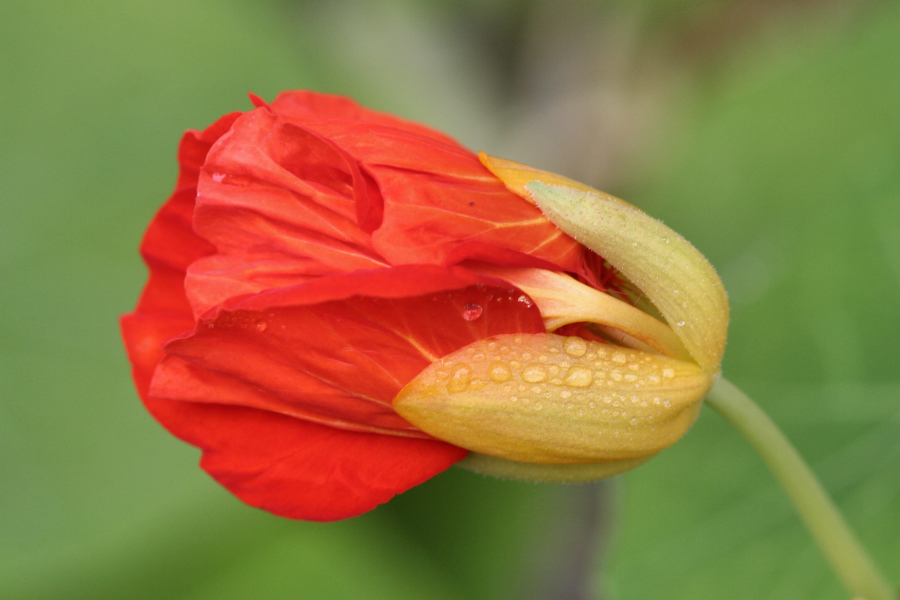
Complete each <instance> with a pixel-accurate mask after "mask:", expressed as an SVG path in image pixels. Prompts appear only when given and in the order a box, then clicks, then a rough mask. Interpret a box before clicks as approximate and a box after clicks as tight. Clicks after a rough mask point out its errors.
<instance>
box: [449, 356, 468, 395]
mask: <svg viewBox="0 0 900 600" xmlns="http://www.w3.org/2000/svg"><path fill="white" fill-rule="evenodd" d="M471 374H472V369H471V368H470V367H469V365H467V364H465V363H458V364H457V365H456V366H455V367H453V373H451V374H450V381H448V382H447V391H448V392H450V393H451V394H456V393H459V392H464V391H465V390H466V388H467V387H469V378H470V377H471Z"/></svg>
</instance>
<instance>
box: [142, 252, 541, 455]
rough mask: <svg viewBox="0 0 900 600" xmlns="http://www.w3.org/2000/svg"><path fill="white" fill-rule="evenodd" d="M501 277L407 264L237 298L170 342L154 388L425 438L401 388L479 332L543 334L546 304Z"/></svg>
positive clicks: (167, 394) (178, 396)
mask: <svg viewBox="0 0 900 600" xmlns="http://www.w3.org/2000/svg"><path fill="white" fill-rule="evenodd" d="M496 282H497V281H496V280H492V279H489V278H486V277H481V276H478V275H475V274H474V273H471V272H469V271H467V270H465V269H461V268H453V269H445V268H440V267H428V266H407V267H397V268H392V269H378V270H374V271H367V272H357V273H349V274H342V275H336V276H333V277H328V278H322V279H317V280H313V281H310V282H307V283H305V284H300V285H296V286H292V287H290V288H283V289H278V290H272V291H270V292H265V293H262V294H258V295H256V296H251V297H249V298H244V299H235V300H233V301H230V302H228V303H226V304H225V305H223V306H222V307H220V308H219V309H218V310H216V311H215V312H214V313H211V314H210V315H208V318H204V319H201V320H200V322H199V323H198V324H197V328H196V329H195V331H194V332H193V333H192V334H190V335H188V336H184V337H182V338H180V339H175V340H172V341H171V342H169V343H168V344H166V346H165V351H166V353H167V354H168V355H169V356H167V358H166V359H165V360H163V362H162V363H161V364H160V366H159V368H158V369H157V370H156V374H155V376H154V379H153V384H152V387H151V395H152V396H154V397H157V398H167V399H173V400H184V401H191V402H206V403H218V404H233V405H241V406H250V407H254V408H260V409H264V410H269V411H273V412H279V413H282V414H285V415H290V416H294V417H298V418H302V419H306V420H309V421H315V422H318V423H323V424H328V425H331V426H333V427H339V428H343V429H349V430H356V431H370V432H382V433H388V434H393V435H401V436H410V437H423V438H424V437H428V436H426V435H425V434H424V433H422V432H420V431H419V430H417V429H416V428H414V427H412V426H411V425H410V424H409V423H407V422H406V421H404V420H403V419H402V418H401V417H400V416H399V415H397V414H396V413H395V412H394V410H393V408H392V407H391V401H392V400H393V398H394V397H395V396H396V395H397V393H398V392H399V391H400V389H401V388H402V387H403V386H404V385H406V384H407V383H408V382H409V381H411V380H412V379H413V378H414V377H415V376H416V375H418V374H419V373H420V372H421V371H422V370H423V369H424V368H425V367H426V366H428V365H429V364H431V363H432V362H433V361H435V360H437V359H438V358H440V357H442V356H444V355H446V354H449V353H450V352H453V351H455V350H458V349H459V348H462V347H463V346H466V345H468V344H470V343H472V342H474V341H475V340H478V339H482V338H485V337H489V336H491V335H497V334H500V333H512V332H516V331H529V332H533V331H542V330H543V322H542V319H541V317H540V313H539V312H538V311H537V309H536V308H534V307H530V306H529V305H528V304H527V303H521V302H518V301H517V299H518V297H519V296H520V295H521V293H520V292H518V291H516V290H514V289H512V290H511V288H509V287H508V286H506V285H503V286H502V287H499V286H497V285H496ZM475 313H477V316H476V317H475V318H472V316H473V314H475ZM467 317H468V318H467Z"/></svg>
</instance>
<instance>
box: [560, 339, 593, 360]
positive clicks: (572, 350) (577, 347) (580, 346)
mask: <svg viewBox="0 0 900 600" xmlns="http://www.w3.org/2000/svg"><path fill="white" fill-rule="evenodd" d="M563 349H564V350H565V351H566V354H568V355H569V356H573V357H575V358H578V357H580V356H584V353H585V352H587V342H586V341H584V340H583V339H582V338H580V337H574V336H572V337H567V338H566V339H565V340H564V341H563Z"/></svg>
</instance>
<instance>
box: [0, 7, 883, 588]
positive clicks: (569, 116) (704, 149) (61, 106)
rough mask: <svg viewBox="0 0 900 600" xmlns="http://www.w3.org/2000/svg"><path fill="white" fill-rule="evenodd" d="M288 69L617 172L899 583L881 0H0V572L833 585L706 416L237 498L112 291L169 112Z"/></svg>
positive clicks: (67, 583)
mask: <svg viewBox="0 0 900 600" xmlns="http://www.w3.org/2000/svg"><path fill="white" fill-rule="evenodd" d="M291 88H311V89H315V90H320V91H328V92H336V93H342V94H347V95H351V96H353V97H355V98H356V99H358V100H359V101H360V102H362V103H364V104H367V105H369V106H371V107H373V108H377V109H381V110H386V111H391V112H395V113H398V114H400V115H403V116H405V117H408V118H411V119H417V120H421V121H424V122H426V123H428V124H430V125H432V126H434V127H438V128H440V129H443V130H445V131H447V132H448V133H450V134H451V135H454V136H455V137H457V138H458V139H459V140H460V141H462V142H463V143H465V144H466V145H468V146H469V147H471V148H473V149H483V150H486V151H489V152H490V153H491V154H494V155H499V156H504V157H507V158H511V159H515V160H519V161H522V162H526V163H530V164H534V165H536V166H540V167H542V168H546V169H549V170H555V171H559V172H562V173H564V174H566V175H568V176H570V177H573V178H575V179H580V180H584V181H586V182H589V183H591V184H593V185H595V186H597V187H599V188H601V189H604V190H606V191H609V192H611V193H614V194H616V195H619V196H622V197H625V198H626V199H628V200H629V201H630V202H632V203H634V204H636V205H638V206H641V207H642V208H644V209H646V210H647V211H648V212H650V213H651V214H653V215H654V216H657V217H659V218H662V219H664V220H665V221H666V223H667V224H669V225H671V226H672V227H674V228H675V229H676V230H678V231H679V232H681V233H683V234H684V235H685V236H686V237H687V238H688V239H690V240H691V241H693V242H694V243H695V244H696V245H697V246H698V247H699V248H700V249H701V251H703V252H704V253H706V254H707V256H708V257H709V258H710V259H711V261H712V262H713V263H714V264H715V265H717V267H718V268H719V270H720V272H721V274H722V276H723V279H724V280H725V283H726V287H727V288H728V289H729V291H730V294H731V300H732V306H733V320H732V328H731V335H730V341H729V350H728V352H727V353H726V360H725V372H726V373H727V375H728V376H729V378H730V379H732V380H733V381H734V382H736V383H737V384H738V385H740V386H742V387H743V388H744V389H745V390H747V391H748V392H749V393H751V395H753V396H755V397H756V398H757V399H758V401H759V402H760V403H761V404H762V405H763V406H764V407H765V408H766V409H767V410H768V411H769V412H770V413H771V414H772V416H773V417H774V418H775V419H776V420H777V421H778V422H779V423H780V424H781V425H782V426H783V428H784V429H785V430H786V432H787V433H788V435H789V436H790V437H791V438H792V439H793V440H794V442H795V443H796V445H797V446H798V448H799V449H800V451H801V452H802V453H803V454H804V455H805V456H806V457H807V458H808V459H809V460H810V462H811V464H812V465H813V467H814V469H815V470H816V471H817V472H818V473H819V475H820V476H821V478H822V479H823V481H824V483H825V485H826V487H827V488H828V489H829V490H830V491H831V492H832V493H833V495H834V497H835V499H836V500H837V502H838V504H839V505H840V507H841V508H842V510H843V511H844V512H845V513H846V515H847V517H848V519H849V521H850V523H851V524H852V526H853V527H854V528H855V529H856V530H857V531H858V532H859V533H860V536H861V537H862V539H863V541H864V542H865V544H866V545H867V546H868V547H869V548H870V549H871V551H872V552H873V554H874V555H875V557H876V560H877V562H878V563H880V565H881V566H882V567H883V568H884V569H885V570H886V571H887V574H888V575H889V577H890V579H891V580H892V581H893V582H898V581H900V373H898V369H897V363H898V360H897V347H898V342H897V341H898V339H900V317H898V315H897V313H898V311H897V308H898V305H900V3H896V2H864V1H853V2H846V1H838V0H834V1H820V2H813V1H792V2H787V1H778V0H767V1H764V2H759V1H750V0H746V1H734V0H704V1H694V2H687V1H685V0H666V1H658V2H650V1H647V0H644V1H624V0H623V1H621V2H599V1H597V2H591V1H587V0H581V1H576V0H558V1H555V2H554V1H552V0H528V1H516V0H477V1H476V0H465V1H455V2H454V1H450V0H445V1H443V2H437V1H425V0H419V1H416V0H394V1H392V2H375V1H371V2H366V1H363V0H331V1H329V2H313V1H298V0H269V1H263V0H253V1H250V0H217V1H213V0H181V1H180V2H177V3H175V2H163V1H162V0H144V1H141V2H137V1H135V0H116V1H112V0H82V1H78V2H71V1H68V0H67V1H63V0H43V1H41V2H31V3H28V2H22V1H16V0H3V1H2V2H0V194H2V196H0V307H2V310H3V318H2V319H0V598H4V599H15V600H20V599H21V600H25V599H56V598H60V599H82V598H83V599H88V598H90V599H113V598H115V599H119V598H148V599H149V598H154V599H155V598H166V599H178V600H182V599H183V600H188V599H190V600H195V599H197V600H199V599H217V600H227V599H243V598H254V599H261V600H265V599H270V598H271V599H275V598H278V599H281V598H300V599H307V598H309V599H318V598H339V599H342V598H348V599H370V598H372V599H380V598H385V599H388V598H391V599H397V598H404V599H405V598H415V599H431V598H434V599H461V598H465V599H473V600H480V599H501V600H502V599H520V598H524V599H529V598H535V599H537V598H542V599H543V598H548V599H573V600H574V599H580V598H598V599H599V598H604V599H612V600H617V599H621V600H629V599H645V598H667V599H672V600H688V599H691V600H697V599H707V598H730V599H737V600H740V599H747V600H750V599H759V598H771V599H785V600H786V599H792V600H803V599H817V600H818V599H825V600H828V599H841V598H847V597H848V596H847V595H846V594H845V593H844V592H843V591H842V589H841V587H840V585H839V584H838V583H837V581H836V579H835V578H834V576H833V575H832V574H831V573H830V571H829V570H828V568H827V566H826V564H825V562H824V560H823V558H822V557H821V556H820V554H819V552H818V550H817V549H816V548H815V547H814V546H813V545H812V543H811V541H810V538H809V537H808V535H807V534H806V532H805V531H804V530H803V529H802V528H801V526H800V524H799V522H798V520H797V518H796V516H795V514H794V512H793V511H792V509H791V507H790V506H789V505H788V503H787V500H786V499H785V497H784V495H783V494H782V493H781V492H780V490H779V489H777V488H776V487H775V486H774V484H773V481H772V479H771V477H770V475H769V474H768V472H767V471H766V470H765V468H764V467H763V466H762V464H761V463H760V461H759V460H758V459H757V458H756V457H755V455H753V454H752V453H751V451H750V450H749V449H748V447H747V445H746V444H745V443H744V442H743V440H742V439H740V438H739V437H738V436H737V434H736V433H735V432H733V431H732V430H730V429H729V427H728V426H727V425H726V424H725V423H724V421H723V420H722V419H721V418H719V417H718V416H717V415H716V414H714V413H712V412H711V411H709V410H705V411H704V413H703V414H702V415H701V418H700V420H699V422H698V423H697V425H696V426H695V427H694V429H693V430H692V431H691V432H690V433H689V434H688V436H687V437H686V438H685V439H684V440H682V441H681V442H680V443H679V444H677V445H676V446H674V447H673V448H672V449H670V450H668V451H666V452H664V453H663V454H661V455H660V456H659V457H657V458H656V459H654V460H653V461H651V462H650V463H648V464H647V465H646V466H644V467H641V468H640V469H638V470H636V471H634V472H633V473H630V474H628V475H626V476H623V477H620V478H618V479H616V480H614V481H612V482H609V483H605V484H599V485H587V486H571V487H567V486H534V485H526V484H521V483H511V482H502V481H494V480H488V479H484V478H481V477H478V476H475V475H472V474H470V473H468V472H465V471H462V470H459V469H451V470H450V471H448V472H447V473H445V474H442V475H441V476H439V477H436V478H434V479H433V480H431V481H429V482H428V483H426V484H424V485H422V486H420V487H418V488H416V489H414V490H412V491H410V492H408V493H407V494H405V495H403V496H400V497H398V498H396V499H395V500H393V501H392V502H390V503H389V504H387V505H385V506H382V507H381V508H379V509H377V510H376V511H374V512H372V513H369V514H367V515H364V516H362V517H359V518H356V519H353V520H350V521H345V522H340V523H332V524H316V523H302V522H291V521H287V520H282V519H278V518H275V517H272V516H269V515H267V514H264V513H261V512H259V511H257V510H255V509H251V508H248V507H246V506H244V505H242V504H241V503H240V502H238V501H237V500H235V499H233V498H232V497H231V496H230V495H229V494H228V493H227V492H225V491H224V490H222V489H221V488H219V487H218V486H217V485H215V484H214V483H213V482H212V481H211V480H210V479H209V478H208V477H207V476H206V475H205V474H203V473H202V472H201V471H200V470H199V469H198V468H197V466H196V462H197V459H198V453H197V452H196V451H195V450H194V449H193V448H190V447H187V446H185V445H184V444H182V443H180V442H178V441H177V440H175V439H173V438H171V437H170V436H169V435H168V434H166V433H165V432H164V431H163V429H162V428H161V427H159V426H158V425H157V424H156V423H155V422H154V421H153V420H152V419H151V418H150V417H149V416H148V415H147V414H146V413H145V412H144V411H143V409H142V407H141V405H140V403H139V402H138V399H137V397H136V395H135V393H134V391H133V387H132V384H131V380H130V376H129V369H128V365H127V362H126V359H125V355H124V352H123V350H122V346H121V342H120V340H119V335H118V328H117V322H116V319H117V316H118V315H119V314H120V313H123V312H127V311H128V310H130V309H131V307H132V306H133V304H134V302H135V300H136V298H137V295H138V293H139V291H140V289H141V286H142V284H143V281H144V279H145V270H144V268H143V266H142V264H141V262H140V260H139V257H138V255H137V245H138V242H139V239H140V237H141V234H142V232H143V230H144V228H145V226H146V224H147V222H148V221H149V219H150V217H151V216H152V214H153V213H154V211H155V210H156V209H157V208H158V206H159V205H160V204H161V203H162V202H163V200H164V199H165V198H166V197H167V196H168V194H169V192H170V190H171V188H172V186H173V184H174V177H175V173H176V163H175V148H176V144H177V142H178V139H179V137H180V135H181V133H182V131H183V130H185V129H188V128H202V127H204V126H206V125H207V124H209V123H211V122H212V121H213V120H214V119H215V118H216V117H218V116H219V115H220V114H223V113H226V112H229V111H232V110H236V109H248V108H249V107H250V104H249V102H248V101H247V99H246V93H247V92H248V91H253V92H255V93H257V94H259V95H261V96H262V97H263V98H266V99H272V98H274V96H275V94H276V93H277V92H278V91H280V90H282V89H291Z"/></svg>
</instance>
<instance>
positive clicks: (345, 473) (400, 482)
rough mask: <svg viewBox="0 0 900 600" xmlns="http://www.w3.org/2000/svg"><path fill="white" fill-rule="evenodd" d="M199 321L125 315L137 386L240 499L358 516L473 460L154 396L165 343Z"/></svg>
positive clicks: (290, 512)
mask: <svg viewBox="0 0 900 600" xmlns="http://www.w3.org/2000/svg"><path fill="white" fill-rule="evenodd" d="M192 325H193V322H192V320H191V319H185V318H177V317H170V318H163V317H158V316H148V315H135V314H131V315H125V316H124V317H122V333H123V336H124V338H125V345H126V348H127V350H128V356H129V359H130V360H131V363H132V369H133V374H134V380H135V383H136V384H137V388H138V392H139V393H140V395H141V398H142V399H143V400H144V403H145V405H146V406H147V409H148V410H149V411H150V412H151V413H152V414H153V416H154V417H156V419H157V420H158V421H159V422H160V423H162V424H163V425H165V426H166V428H167V429H168V430H169V431H170V432H172V434H174V435H176V436H177V437H179V438H181V439H183V440H185V441H186V442H188V443H191V444H194V445H195V446H198V447H200V448H201V449H202V450H203V451H204V454H203V460H202V461H201V466H202V467H203V468H204V469H205V470H206V471H207V472H208V473H210V474H211V475H212V476H213V477H214V478H215V479H217V480H218V481H219V482H220V483H222V485H224V486H225V487H227V488H228V489H229V490H231V491H232V492H233V493H234V494H235V495H236V496H238V497H239V498H241V499H242V500H244V501H245V502H247V503H248V504H251V505H253V506H257V507H259V508H263V509H265V510H269V511H271V512H273V513H275V514H279V515H282V516H285V517H289V518H294V519H308V520H314V521H330V520H335V519H343V518H348V517H354V516H356V515H359V514H361V513H363V512H366V511H368V510H371V509H372V508H374V507H375V506H377V505H378V504H380V503H382V502H386V501H388V500H390V498H391V497H392V496H394V495H395V494H399V493H401V492H404V491H406V490H407V489H409V488H411V487H413V486H416V485H418V484H420V483H422V482H423V481H425V480H427V479H429V478H430V477H433V476H434V475H436V474H437V473H440V472H441V471H443V470H445V469H447V468H448V467H449V466H450V465H452V464H453V463H455V462H456V461H458V460H460V459H462V458H463V457H464V456H465V455H466V451H465V450H463V449H462V448H457V447H456V446H451V445H450V444H445V443H443V442H434V441H428V440H414V439H409V438H400V437H395V436H385V435H375V434H368V433H354V432H349V431H342V430H339V429H334V428H333V427H325V426H322V425H316V424H315V423H310V422H306V421H302V420H299V419H294V418H290V417H285V416H281V415H278V414H275V413H271V412H267V411H260V410H253V409H249V408H239V407H227V406H222V405H218V404H196V403H192V402H178V401H171V400H161V399H157V398H150V397H148V396H147V390H148V388H149V385H150V378H151V375H152V373H153V370H154V369H155V368H156V366H157V364H159V361H160V360H161V359H162V357H163V351H162V348H161V346H162V344H163V342H165V341H166V340H168V339H171V338H172V337H174V336H176V335H178V334H179V333H181V332H183V331H185V330H186V329H189V328H190V327H191V326H192Z"/></svg>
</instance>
